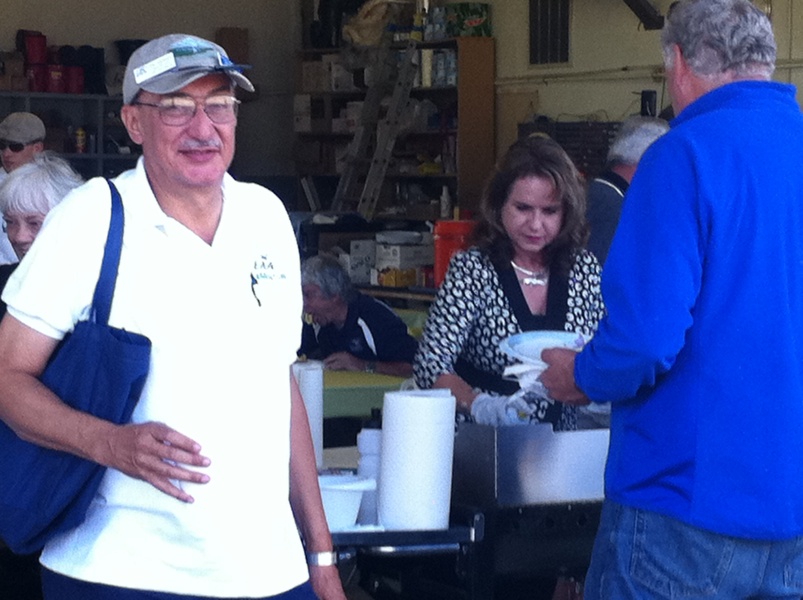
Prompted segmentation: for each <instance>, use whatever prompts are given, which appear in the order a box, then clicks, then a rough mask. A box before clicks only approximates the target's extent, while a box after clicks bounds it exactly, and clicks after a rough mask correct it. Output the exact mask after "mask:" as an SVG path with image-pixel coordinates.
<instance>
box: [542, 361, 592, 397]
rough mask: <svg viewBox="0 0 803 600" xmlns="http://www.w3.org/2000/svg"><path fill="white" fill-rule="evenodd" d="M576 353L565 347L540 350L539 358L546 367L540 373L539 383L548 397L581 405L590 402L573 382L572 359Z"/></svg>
mask: <svg viewBox="0 0 803 600" xmlns="http://www.w3.org/2000/svg"><path fill="white" fill-rule="evenodd" d="M576 356H577V353H576V352H575V351H574V350H567V349H565V348H548V349H546V350H544V351H543V352H541V360H542V361H544V362H545V363H546V364H547V369H546V370H545V371H544V372H543V373H541V377H540V378H539V379H540V381H541V383H542V384H544V387H545V388H546V389H547V391H548V392H549V397H550V398H552V399H554V400H557V401H558V402H563V403H564V404H570V405H572V406H583V405H585V404H590V401H589V399H588V398H587V397H586V395H585V394H584V393H583V392H582V391H581V390H580V388H578V387H577V386H576V385H575V383H574V359H575V357H576Z"/></svg>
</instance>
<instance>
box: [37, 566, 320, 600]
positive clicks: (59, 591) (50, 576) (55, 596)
mask: <svg viewBox="0 0 803 600" xmlns="http://www.w3.org/2000/svg"><path fill="white" fill-rule="evenodd" d="M42 590H43V591H44V596H45V600H211V599H210V598H209V596H184V595H181V594H167V593H165V592H149V591H147V590H132V589H129V588H120V587H115V586H112V585H103V584H100V583H90V582H88V581H81V580H79V579H73V578H72V577H65V576H64V575H59V574H58V573H54V572H53V571H50V570H48V569H45V568H44V567H42ZM317 598H318V597H317V596H316V595H315V592H313V591H312V585H311V584H310V583H309V581H308V582H306V583H304V584H302V585H300V586H298V587H296V588H293V589H292V590H289V591H287V592H285V593H283V594H279V595H277V596H271V597H270V598H262V599H249V600H317ZM231 600H234V599H231ZM241 600H246V599H245V598H243V599H241Z"/></svg>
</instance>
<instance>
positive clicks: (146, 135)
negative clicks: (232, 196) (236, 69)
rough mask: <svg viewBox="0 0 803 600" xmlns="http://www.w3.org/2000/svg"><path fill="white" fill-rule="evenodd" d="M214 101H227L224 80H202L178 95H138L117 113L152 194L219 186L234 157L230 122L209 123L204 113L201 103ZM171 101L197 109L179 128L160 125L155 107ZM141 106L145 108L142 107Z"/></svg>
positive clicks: (218, 77) (227, 83)
mask: <svg viewBox="0 0 803 600" xmlns="http://www.w3.org/2000/svg"><path fill="white" fill-rule="evenodd" d="M219 96H230V97H233V92H232V89H231V82H230V80H229V78H228V77H227V76H226V75H217V74H215V75H207V76H206V77H202V78H201V79H198V80H196V81H193V82H192V83H190V84H189V85H187V86H185V87H184V88H182V89H181V90H179V91H178V92H174V93H172V94H163V95H159V94H152V93H150V92H146V91H142V92H140V94H139V96H138V98H137V102H138V103H142V104H132V105H128V106H124V107H123V120H124V122H125V124H126V128H127V129H128V133H129V135H130V136H131V139H132V140H133V141H134V142H135V143H137V144H141V145H142V152H143V156H144V157H145V166H146V169H147V171H148V177H149V179H150V182H151V186H152V187H153V189H154V190H160V189H166V190H182V189H187V188H202V187H209V186H220V183H221V181H222V179H223V175H224V174H225V173H226V170H227V169H228V168H229V165H230V164H231V161H232V158H233V157H234V130H235V127H236V125H237V121H236V119H235V120H233V121H232V122H230V123H225V124H219V123H215V122H213V121H212V120H211V119H210V118H209V116H207V114H206V113H205V112H204V110H203V106H204V102H205V101H206V100H208V99H210V98H214V97H219ZM171 98H182V99H192V100H195V102H196V103H197V109H196V111H195V114H194V115H193V117H192V118H191V119H190V120H189V121H188V122H187V123H185V124H183V125H169V124H165V123H164V122H163V120H162V116H160V109H159V108H156V107H154V106H150V105H155V104H160V103H164V102H165V101H169V100H170V99H171ZM144 103H147V104H148V105H145V104H144Z"/></svg>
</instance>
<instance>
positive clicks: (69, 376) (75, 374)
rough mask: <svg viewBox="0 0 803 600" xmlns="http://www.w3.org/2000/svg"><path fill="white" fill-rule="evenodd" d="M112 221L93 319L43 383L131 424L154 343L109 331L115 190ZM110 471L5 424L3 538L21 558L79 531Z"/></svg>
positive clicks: (1, 436)
mask: <svg viewBox="0 0 803 600" xmlns="http://www.w3.org/2000/svg"><path fill="white" fill-rule="evenodd" d="M108 183H109V188H110V189H111V195H112V210H111V221H110V224H109V234H108V237H107V239H106V249H105V251H104V254H103V262H102V264H101V271H100V277H99V279H98V283H97V285H96V287H95V294H94V296H93V299H92V309H91V310H90V316H89V319H88V320H86V321H79V322H78V323H76V325H75V328H74V329H73V331H72V333H70V334H69V335H68V336H67V337H65V340H64V343H63V344H62V345H61V347H60V348H59V349H58V350H57V351H56V353H55V356H54V357H53V358H52V360H51V361H50V363H49V364H48V366H47V368H46V369H45V372H44V373H43V374H42V376H41V381H42V382H43V383H44V384H45V385H46V386H47V387H48V388H50V389H51V390H52V391H53V392H54V393H55V394H56V395H57V396H58V397H59V398H61V399H62V400H63V401H64V402H65V403H67V404H68V405H70V406H72V407H74V408H76V409H78V410H81V411H84V412H88V413H91V414H93V415H95V416H97V417H100V418H101V419H105V420H107V421H112V422H114V423H117V424H123V423H127V422H128V421H129V420H130V419H131V414H132V412H133V411H134V407H135V405H136V403H137V401H138V400H139V395H140V393H141V392H142V387H143V385H144V383H145V379H146V377H147V375H148V367H149V365H150V351H151V342H150V340H149V339H148V338H147V337H145V336H143V335H139V334H136V333H130V332H127V331H125V330H123V329H115V328H113V327H109V325H108V322H109V313H110V311H111V303H112V298H113V297H114V285H115V281H116V279H117V268H118V265H119V262H120V251H121V248H122V240H123V204H122V201H121V199H120V194H119V193H118V192H117V189H116V188H115V186H114V184H113V183H112V182H111V181H109V182H108ZM105 471H106V467H104V466H102V465H99V464H97V463H93V462H90V461H87V460H84V459H82V458H79V457H77V456H74V455H72V454H68V453H65V452H59V451H56V450H50V449H47V448H42V447H41V446H37V445H35V444H31V443H29V442H25V441H23V440H21V439H20V438H19V437H18V436H17V435H16V434H15V433H14V432H13V431H12V430H11V429H10V428H9V427H8V426H6V425H5V423H3V422H2V421H0V538H2V539H3V541H4V542H5V543H6V544H7V545H8V547H9V548H11V550H12V551H14V552H16V553H18V554H28V553H32V552H36V551H38V550H41V548H42V547H43V546H44V545H45V543H46V542H47V541H48V540H49V539H50V538H52V537H53V536H54V535H56V534H58V533H62V532H65V531H68V530H70V529H72V528H74V527H76V526H77V525H79V524H80V523H81V522H82V521H83V520H84V518H85V517H86V512H87V509H88V508H89V504H90V503H91V502H92V499H93V498H94V496H95V493H96V492H97V490H98V486H99V485H100V481H101V479H102V478H103V474H104V473H105Z"/></svg>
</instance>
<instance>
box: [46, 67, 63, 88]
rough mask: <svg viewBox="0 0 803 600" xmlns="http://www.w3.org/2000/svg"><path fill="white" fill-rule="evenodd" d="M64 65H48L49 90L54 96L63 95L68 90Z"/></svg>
mask: <svg viewBox="0 0 803 600" xmlns="http://www.w3.org/2000/svg"><path fill="white" fill-rule="evenodd" d="M64 71H65V69H64V65H47V88H46V90H47V91H48V92H50V93H52V94H63V93H64V92H65V91H66V90H67V81H66V78H65V72H64Z"/></svg>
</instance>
